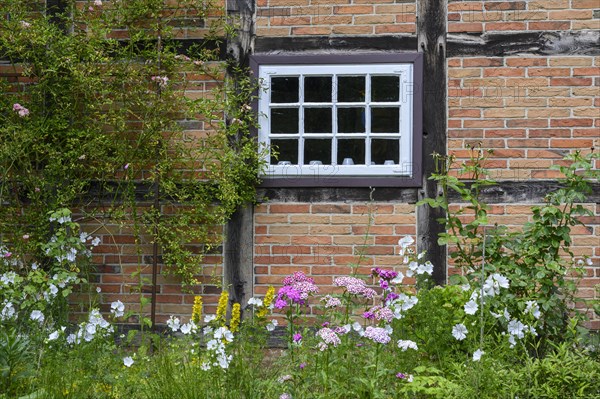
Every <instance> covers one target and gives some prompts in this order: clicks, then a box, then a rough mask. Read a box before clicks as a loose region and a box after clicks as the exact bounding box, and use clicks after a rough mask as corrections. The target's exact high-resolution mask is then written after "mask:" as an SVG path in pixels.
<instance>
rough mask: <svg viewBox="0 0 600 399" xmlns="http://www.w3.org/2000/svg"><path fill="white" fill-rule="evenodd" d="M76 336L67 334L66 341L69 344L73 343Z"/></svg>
mask: <svg viewBox="0 0 600 399" xmlns="http://www.w3.org/2000/svg"><path fill="white" fill-rule="evenodd" d="M76 338H77V337H76V336H75V334H69V335H68V336H67V343H68V344H69V345H71V344H74V343H75V340H76Z"/></svg>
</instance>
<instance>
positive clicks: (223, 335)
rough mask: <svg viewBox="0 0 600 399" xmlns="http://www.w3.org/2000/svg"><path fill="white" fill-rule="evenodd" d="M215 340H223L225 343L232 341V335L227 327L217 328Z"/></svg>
mask: <svg viewBox="0 0 600 399" xmlns="http://www.w3.org/2000/svg"><path fill="white" fill-rule="evenodd" d="M214 337H215V339H224V340H225V341H227V342H231V341H233V334H232V333H231V331H229V329H228V328H227V327H219V328H217V329H216V330H215V335H214Z"/></svg>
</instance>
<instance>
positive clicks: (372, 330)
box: [364, 326, 391, 344]
mask: <svg viewBox="0 0 600 399" xmlns="http://www.w3.org/2000/svg"><path fill="white" fill-rule="evenodd" d="M364 336H365V337H367V338H369V339H370V340H372V341H375V342H377V343H380V344H387V343H388V342H390V339H391V338H390V335H389V333H388V331H387V330H386V329H385V328H381V327H372V326H369V327H367V328H366V329H365V335H364Z"/></svg>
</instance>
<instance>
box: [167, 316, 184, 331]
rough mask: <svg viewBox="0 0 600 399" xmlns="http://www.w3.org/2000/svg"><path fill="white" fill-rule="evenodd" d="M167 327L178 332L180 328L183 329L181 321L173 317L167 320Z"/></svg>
mask: <svg viewBox="0 0 600 399" xmlns="http://www.w3.org/2000/svg"><path fill="white" fill-rule="evenodd" d="M167 326H168V327H169V328H170V329H171V331H173V332H177V331H179V327H181V321H180V320H179V318H178V317H174V316H171V317H169V320H167Z"/></svg>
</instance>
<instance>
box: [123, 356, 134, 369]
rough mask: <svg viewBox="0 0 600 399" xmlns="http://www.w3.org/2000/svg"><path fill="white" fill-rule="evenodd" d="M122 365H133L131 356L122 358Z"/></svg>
mask: <svg viewBox="0 0 600 399" xmlns="http://www.w3.org/2000/svg"><path fill="white" fill-rule="evenodd" d="M123 364H124V365H125V367H131V366H132V365H133V359H132V358H131V356H127V357H124V358H123Z"/></svg>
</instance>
